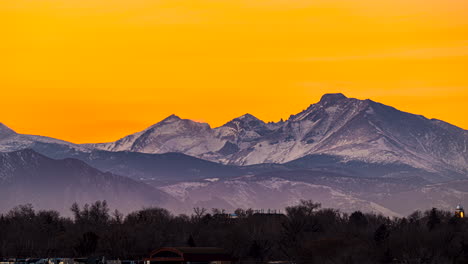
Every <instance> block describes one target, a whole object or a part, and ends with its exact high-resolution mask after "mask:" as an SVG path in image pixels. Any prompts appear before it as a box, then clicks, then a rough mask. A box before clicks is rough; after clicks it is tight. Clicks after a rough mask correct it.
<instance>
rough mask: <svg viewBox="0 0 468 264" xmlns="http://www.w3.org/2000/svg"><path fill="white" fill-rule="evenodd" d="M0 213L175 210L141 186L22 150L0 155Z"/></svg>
mask: <svg viewBox="0 0 468 264" xmlns="http://www.w3.org/2000/svg"><path fill="white" fill-rule="evenodd" d="M0 199H1V201H2V202H1V203H0V211H2V212H5V211H6V210H8V209H10V208H12V207H14V206H16V205H18V204H25V203H31V204H33V205H34V206H35V207H36V208H44V209H56V210H59V211H61V212H65V213H69V210H68V209H69V208H70V205H71V204H72V203H74V202H78V203H81V204H83V203H92V202H94V201H96V200H107V201H108V202H109V204H110V205H111V206H112V207H115V208H119V210H120V209H121V210H123V211H125V212H129V211H131V210H135V209H138V208H141V207H143V206H177V202H175V200H174V199H172V198H170V197H169V196H168V195H167V194H165V193H163V192H161V191H158V190H156V189H154V188H153V187H150V186H148V185H146V184H144V183H141V182H137V181H134V180H131V179H129V178H126V177H122V176H117V175H115V174H111V173H104V172H101V171H99V170H97V169H94V168H92V167H90V166H88V165H87V164H86V163H84V162H82V161H79V160H76V159H64V160H54V159H51V158H48V157H45V156H43V155H40V154H38V153H37V152H34V151H33V150H21V151H16V152H10V153H0Z"/></svg>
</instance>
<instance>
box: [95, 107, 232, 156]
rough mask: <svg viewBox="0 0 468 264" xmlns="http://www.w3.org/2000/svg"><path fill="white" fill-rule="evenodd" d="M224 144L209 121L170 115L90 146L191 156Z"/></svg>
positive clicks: (113, 149) (215, 148) (103, 148)
mask: <svg viewBox="0 0 468 264" xmlns="http://www.w3.org/2000/svg"><path fill="white" fill-rule="evenodd" d="M223 145H224V142H223V141H222V140H221V139H218V138H217V137H215V135H214V131H213V130H212V129H211V128H210V126H209V125H208V124H205V123H197V122H194V121H192V120H188V119H181V118H179V117H178V116H175V115H171V116H169V117H167V118H166V119H164V120H162V121H161V122H159V123H157V124H155V125H153V126H151V127H149V128H147V129H146V130H144V131H141V132H138V133H136V134H133V135H130V136H127V137H124V138H122V139H120V140H118V141H116V142H113V143H103V144H92V145H88V146H92V147H96V148H98V149H102V150H109V151H134V152H143V153H167V152H181V153H184V154H187V155H191V156H200V155H201V154H203V153H207V152H211V151H216V150H218V149H220V148H221V147H222V146H223Z"/></svg>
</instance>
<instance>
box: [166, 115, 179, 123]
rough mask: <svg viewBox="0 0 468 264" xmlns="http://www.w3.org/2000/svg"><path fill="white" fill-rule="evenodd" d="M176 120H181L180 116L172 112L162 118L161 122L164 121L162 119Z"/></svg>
mask: <svg viewBox="0 0 468 264" xmlns="http://www.w3.org/2000/svg"><path fill="white" fill-rule="evenodd" d="M177 120H182V119H181V118H180V117H178V116H177V115H175V114H172V115H170V116H168V117H166V118H164V119H163V120H162V121H161V122H164V121H177Z"/></svg>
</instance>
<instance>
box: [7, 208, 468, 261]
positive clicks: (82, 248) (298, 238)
mask: <svg viewBox="0 0 468 264" xmlns="http://www.w3.org/2000/svg"><path fill="white" fill-rule="evenodd" d="M70 210H71V211H72V213H73V217H72V218H66V217H62V216H60V214H59V213H58V212H56V211H43V210H41V211H35V210H34V208H33V207H32V206H31V205H21V206H17V207H15V208H13V209H11V210H10V211H9V212H7V213H6V214H3V215H1V217H0V255H1V257H2V258H25V257H42V258H46V257H87V256H106V257H107V258H108V259H117V258H119V259H142V258H145V257H148V254H149V253H150V252H151V251H152V250H154V249H157V248H160V247H164V246H199V247H200V246H201V247H204V246H214V247H222V248H224V249H226V250H227V251H229V252H230V253H231V254H232V255H233V256H234V257H235V258H236V259H238V260H239V262H240V263H242V262H245V263H253V262H256V263H264V262H267V261H278V260H281V261H290V262H291V263H468V221H467V219H466V218H465V219H462V218H458V217H455V216H454V214H453V212H446V211H441V210H438V209H436V208H433V209H431V210H427V211H424V212H421V211H416V212H414V213H412V214H411V215H409V216H407V217H404V218H388V217H385V216H382V215H376V214H369V213H362V212H359V211H357V212H353V213H351V214H346V213H341V212H339V211H337V210H333V209H322V208H321V207H320V204H318V203H314V202H312V201H301V202H300V203H299V204H298V205H296V206H291V207H287V208H286V209H285V214H259V213H255V212H254V211H253V210H241V209H238V210H236V212H235V213H236V214H237V217H236V218H232V217H231V216H230V215H228V214H225V213H224V212H223V211H222V210H219V209H211V210H206V209H203V208H195V209H194V211H193V214H192V215H190V216H188V215H173V214H171V213H170V212H169V211H168V210H166V209H162V208H145V209H142V210H139V211H135V212H133V213H130V214H128V215H126V216H123V215H122V214H121V213H119V211H117V210H115V211H112V210H111V209H110V208H109V207H108V205H107V203H106V202H105V201H103V202H101V201H98V202H95V203H94V204H91V205H84V206H79V205H78V204H73V205H72V206H71V208H70Z"/></svg>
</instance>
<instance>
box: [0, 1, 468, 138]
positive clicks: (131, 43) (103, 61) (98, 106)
mask: <svg viewBox="0 0 468 264" xmlns="http://www.w3.org/2000/svg"><path fill="white" fill-rule="evenodd" d="M467 14H468V2H467V1H464V0H424V1H423V0H411V1H408V0H391V1H390V0H379V1H376V0H295V1H293V0H151V1H150V0H114V1H109V0H102V1H96V0H3V1H0V23H1V24H2V25H3V26H2V29H1V31H0V32H1V35H2V37H1V41H0V50H1V51H0V55H1V62H2V63H1V64H0V92H1V93H0V94H1V97H0V98H1V103H0V122H2V123H4V124H6V125H7V126H9V127H11V128H12V129H14V130H15V131H17V132H20V133H28V134H39V135H45V136H50V137H55V138H60V139H64V140H69V141H72V142H76V143H85V142H104V141H113V140H116V139H118V138H120V137H123V136H125V135H127V134H130V133H133V132H136V131H139V130H142V129H144V128H146V127H147V126H149V125H151V124H154V123H156V122H158V121H160V120H161V119H163V118H165V117H166V116H168V115H170V114H173V113H174V114H177V115H178V116H180V117H182V118H188V119H192V120H196V121H200V122H207V123H209V124H210V125H211V126H213V127H216V126H220V125H222V124H223V123H225V122H227V121H229V120H230V119H232V118H235V117H237V116H240V115H242V114H245V113H247V112H248V113H251V114H253V115H255V116H256V117H258V118H260V119H262V120H264V121H278V120H280V119H281V118H283V119H287V118H288V117H289V115H290V114H296V113H298V112H300V111H301V110H303V109H305V108H307V107H308V106H309V105H310V104H312V103H315V102H317V101H318V100H319V99H320V96H321V95H323V94H324V93H333V92H342V93H344V94H345V95H346V96H348V97H356V98H359V99H366V98H370V99H372V100H374V101H378V102H381V103H384V104H387V105H391V106H393V107H396V108H398V109H400V110H403V111H407V112H411V113H414V114H421V115H424V116H426V117H428V118H437V119H441V120H444V121H447V122H449V123H452V124H454V125H457V126H460V127H462V128H464V129H467V128H468V118H467V116H468V111H467V110H466V109H467V106H466V104H467V102H468V16H467Z"/></svg>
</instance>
